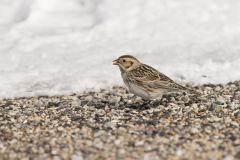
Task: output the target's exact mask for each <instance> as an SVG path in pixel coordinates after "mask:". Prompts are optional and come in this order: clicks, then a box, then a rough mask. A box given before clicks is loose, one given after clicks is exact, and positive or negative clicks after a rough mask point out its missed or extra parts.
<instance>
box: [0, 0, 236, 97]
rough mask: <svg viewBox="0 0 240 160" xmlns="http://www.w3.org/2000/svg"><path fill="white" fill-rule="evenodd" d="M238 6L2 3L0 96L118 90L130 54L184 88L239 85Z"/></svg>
mask: <svg viewBox="0 0 240 160" xmlns="http://www.w3.org/2000/svg"><path fill="white" fill-rule="evenodd" d="M239 8H240V1H236V0H229V1H225V0H195V1H192V0H182V1H178V0H151V1H150V0H149V1H146V0H128V1H123V0H114V1H113V0H11V1H9V0H1V1H0V35H1V36H0V44H1V45H0V74H1V76H0V97H19V96H31V95H42V94H46V95H55V94H69V93H73V92H79V91H82V90H84V89H90V88H93V89H97V88H101V87H109V86H111V85H113V84H119V85H122V80H121V78H120V72H119V71H118V68H117V67H116V66H112V60H113V59H115V58H117V57H118V56H120V55H122V54H126V53H127V54H133V55H134V56H136V57H137V58H139V59H140V60H141V61H143V62H144V63H147V64H150V65H152V66H154V67H156V68H158V69H159V70H160V71H162V72H163V73H165V74H167V75H169V76H170V77H172V79H174V80H176V81H178V82H180V83H182V84H184V83H191V84H194V85H196V84H203V83H226V82H229V81H234V80H239V79H240V71H239V69H240V13H239V12H240V10H239Z"/></svg>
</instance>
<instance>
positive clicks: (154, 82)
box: [128, 64, 187, 91]
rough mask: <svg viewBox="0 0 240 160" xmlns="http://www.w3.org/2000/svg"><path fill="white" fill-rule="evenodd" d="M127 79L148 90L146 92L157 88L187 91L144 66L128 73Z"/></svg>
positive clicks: (154, 70)
mask: <svg viewBox="0 0 240 160" xmlns="http://www.w3.org/2000/svg"><path fill="white" fill-rule="evenodd" d="M128 77H129V81H130V82H132V83H135V84H136V85H138V86H142V87H144V88H148V90H151V91H154V90H155V89H159V88H162V89H167V90H187V88H185V87H183V86H181V85H179V84H177V83H175V82H174V81H173V80H172V79H170V78H169V77H167V76H166V75H164V74H162V73H160V72H158V71H157V70H156V69H154V68H152V67H150V66H148V65H145V64H143V65H140V66H139V67H138V68H136V69H135V70H133V71H131V72H129V73H128Z"/></svg>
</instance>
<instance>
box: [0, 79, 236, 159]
mask: <svg viewBox="0 0 240 160" xmlns="http://www.w3.org/2000/svg"><path fill="white" fill-rule="evenodd" d="M239 87H240V81H236V82H232V83H229V84H226V85H203V86H198V87H196V88H197V92H198V93H199V95H198V96H196V95H188V94H186V95H182V94H169V95H166V96H164V98H163V99H162V101H156V102H154V103H146V104H143V100H142V99H141V98H140V97H136V96H134V95H133V94H128V92H127V91H126V89H125V88H123V87H117V86H115V87H113V89H106V90H105V89H102V90H100V91H98V92H83V93H79V94H74V95H71V96H67V95H66V96H52V97H48V96H42V97H30V98H27V97H26V98H24V97H23V98H16V99H2V100H0V106H1V107H0V155H1V159H10V160H11V159H26V160H27V159H56V160H58V159H75V160H77V159H79V160H82V159H186V160H187V159H189V160H190V159H212V158H213V157H215V159H225V160H231V159H234V158H235V159H239V157H240V150H239V149H240V148H239V145H240V130H239V127H240V108H239V106H240V101H239V100H240V92H239V90H240V88H239ZM116 156H118V157H116Z"/></svg>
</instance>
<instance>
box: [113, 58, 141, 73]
mask: <svg viewBox="0 0 240 160" xmlns="http://www.w3.org/2000/svg"><path fill="white" fill-rule="evenodd" d="M140 64H141V63H140V62H139V60H137V58H135V57H133V56H131V55H123V56H121V57H119V58H118V59H116V60H114V61H113V65H118V66H119V68H120V70H121V71H124V72H126V71H131V70H133V69H135V68H136V67H138V66H139V65H140Z"/></svg>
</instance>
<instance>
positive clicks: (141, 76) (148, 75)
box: [113, 55, 192, 100]
mask: <svg viewBox="0 0 240 160" xmlns="http://www.w3.org/2000/svg"><path fill="white" fill-rule="evenodd" d="M113 65H117V66H118V67H119V69H120V71H121V76H122V79H123V82H124V83H125V85H126V86H127V88H128V90H129V91H130V92H131V93H133V94H135V95H137V96H139V97H141V98H142V99H143V100H156V99H158V100H161V99H162V96H163V95H164V94H167V93H171V92H184V91H187V92H191V91H192V90H191V89H189V88H187V87H184V86H182V85H180V84H178V83H176V82H174V81H173V80H172V79H170V78H169V77H168V76H166V75H164V74H163V73H161V72H159V71H158V70H156V69H155V68H153V67H151V66H149V65H146V64H143V63H141V62H140V61H139V60H138V59H137V58H135V57H134V56H132V55H122V56H120V57H119V58H117V59H116V60H114V61H113Z"/></svg>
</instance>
